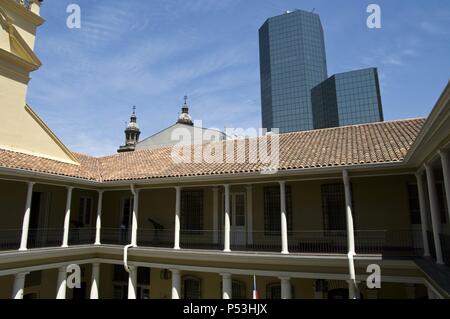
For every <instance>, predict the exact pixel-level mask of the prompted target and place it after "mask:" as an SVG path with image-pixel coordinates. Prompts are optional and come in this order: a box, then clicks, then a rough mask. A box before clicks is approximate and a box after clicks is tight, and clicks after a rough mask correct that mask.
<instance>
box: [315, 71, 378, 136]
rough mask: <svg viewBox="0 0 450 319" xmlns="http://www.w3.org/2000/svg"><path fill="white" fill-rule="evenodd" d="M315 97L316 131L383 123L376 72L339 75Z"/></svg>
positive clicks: (322, 84)
mask: <svg viewBox="0 0 450 319" xmlns="http://www.w3.org/2000/svg"><path fill="white" fill-rule="evenodd" d="M311 97H312V105H313V118H314V128H315V129H320V128H327V127H337V126H344V125H353V124H363V123H372V122H381V121H383V108H382V104H381V96H380V85H379V80H378V71H377V69H376V68H368V69H362V70H356V71H350V72H345V73H339V74H335V75H333V76H332V77H330V78H329V79H327V80H325V81H323V82H322V83H320V84H319V85H317V86H316V87H314V88H313V89H312V90H311Z"/></svg>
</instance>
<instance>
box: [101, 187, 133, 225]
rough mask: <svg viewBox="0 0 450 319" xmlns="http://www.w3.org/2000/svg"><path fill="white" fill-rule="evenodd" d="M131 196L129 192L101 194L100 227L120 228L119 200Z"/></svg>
mask: <svg viewBox="0 0 450 319" xmlns="http://www.w3.org/2000/svg"><path fill="white" fill-rule="evenodd" d="M131 196H132V195H131V192H130V191H117V192H105V193H104V194H103V205H102V227H106V228H119V227H120V205H121V200H122V199H123V198H126V197H131Z"/></svg>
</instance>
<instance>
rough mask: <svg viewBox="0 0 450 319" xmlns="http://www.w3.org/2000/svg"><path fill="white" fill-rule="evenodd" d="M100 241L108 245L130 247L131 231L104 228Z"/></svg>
mask: <svg viewBox="0 0 450 319" xmlns="http://www.w3.org/2000/svg"><path fill="white" fill-rule="evenodd" d="M100 240H101V243H102V244H107V245H122V246H124V245H128V244H129V243H130V242H131V229H128V228H102V231H101V236H100Z"/></svg>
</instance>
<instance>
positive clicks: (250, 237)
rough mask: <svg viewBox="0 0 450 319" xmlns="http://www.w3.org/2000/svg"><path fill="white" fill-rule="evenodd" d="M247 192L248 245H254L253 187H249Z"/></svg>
mask: <svg viewBox="0 0 450 319" xmlns="http://www.w3.org/2000/svg"><path fill="white" fill-rule="evenodd" d="M246 190H247V243H248V244H249V245H253V187H252V186H251V185H248V186H247V187H246Z"/></svg>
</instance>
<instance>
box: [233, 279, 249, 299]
mask: <svg viewBox="0 0 450 319" xmlns="http://www.w3.org/2000/svg"><path fill="white" fill-rule="evenodd" d="M232 296H233V299H246V298H247V289H246V287H245V283H244V282H242V281H239V280H233V285H232Z"/></svg>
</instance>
